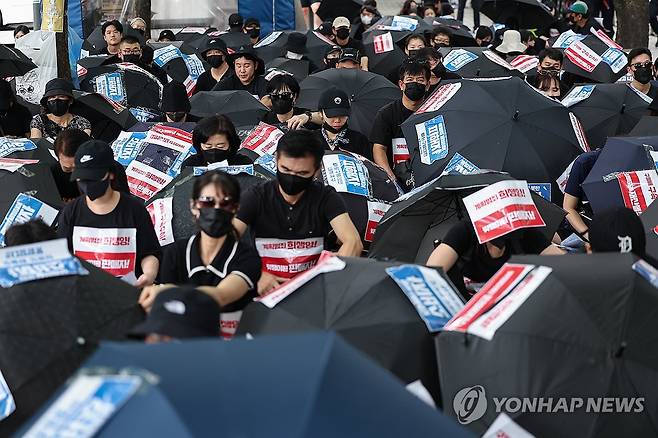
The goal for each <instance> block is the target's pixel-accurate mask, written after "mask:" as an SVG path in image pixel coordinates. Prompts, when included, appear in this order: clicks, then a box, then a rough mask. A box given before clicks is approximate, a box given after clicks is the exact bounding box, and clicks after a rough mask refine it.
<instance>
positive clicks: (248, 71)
mask: <svg viewBox="0 0 658 438" xmlns="http://www.w3.org/2000/svg"><path fill="white" fill-rule="evenodd" d="M229 62H230V63H231V64H232V67H233V74H231V75H225V76H224V77H223V78H222V80H221V81H219V82H218V83H217V85H215V87H214V88H213V91H230V90H245V91H247V92H248V93H249V94H251V95H252V96H254V97H255V98H256V99H259V100H260V99H262V98H263V97H264V96H265V95H266V94H267V90H266V88H267V81H266V80H265V78H264V77H263V76H262V75H263V72H264V71H265V64H264V63H263V60H262V59H260V58H259V57H258V56H256V54H255V52H254V51H253V49H252V48H251V47H250V46H243V47H240V48H238V49H237V50H236V51H235V52H234V53H232V54H231V55H229Z"/></svg>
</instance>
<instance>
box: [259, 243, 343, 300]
mask: <svg viewBox="0 0 658 438" xmlns="http://www.w3.org/2000/svg"><path fill="white" fill-rule="evenodd" d="M256 240H257V241H258V239H256ZM343 269H345V262H344V261H342V260H341V259H339V258H338V257H336V256H335V255H334V254H333V253H331V252H329V251H323V252H322V256H321V257H320V258H319V260H318V263H317V265H315V266H314V267H313V268H311V269H309V270H307V271H305V272H304V273H302V274H301V275H298V276H297V277H295V278H293V279H292V280H290V281H287V282H285V283H283V284H282V285H281V286H279V287H277V288H276V289H274V290H272V291H271V292H269V293H268V294H267V295H263V296H262V297H259V298H256V299H255V300H254V301H260V302H261V303H263V304H264V305H266V306H267V307H269V308H270V309H272V308H274V306H276V305H277V304H278V303H280V302H281V301H283V299H284V298H286V297H287V296H288V295H290V294H291V293H293V292H294V291H296V290H297V289H299V288H300V287H302V286H303V285H305V284H306V283H308V282H309V281H311V280H312V279H314V278H315V277H317V276H318V275H320V274H325V273H327V272H334V271H341V270H343Z"/></svg>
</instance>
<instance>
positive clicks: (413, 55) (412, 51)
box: [409, 49, 420, 58]
mask: <svg viewBox="0 0 658 438" xmlns="http://www.w3.org/2000/svg"><path fill="white" fill-rule="evenodd" d="M419 51H420V50H418V49H413V50H409V58H415V57H416V55H418V52H419Z"/></svg>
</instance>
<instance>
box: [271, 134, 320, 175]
mask: <svg viewBox="0 0 658 438" xmlns="http://www.w3.org/2000/svg"><path fill="white" fill-rule="evenodd" d="M276 153H277V156H278V155H280V154H283V155H287V156H289V157H292V158H304V157H309V156H310V157H313V159H314V161H315V167H318V168H319V167H320V164H321V163H322V157H323V156H324V147H323V146H322V143H320V140H319V139H318V136H317V135H315V133H314V132H313V131H309V130H308V129H298V130H296V131H288V132H286V133H285V134H284V135H283V137H281V139H280V140H279V144H278V145H277V147H276Z"/></svg>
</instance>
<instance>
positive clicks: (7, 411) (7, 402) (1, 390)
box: [0, 371, 16, 421]
mask: <svg viewBox="0 0 658 438" xmlns="http://www.w3.org/2000/svg"><path fill="white" fill-rule="evenodd" d="M15 410H16V402H14V396H13V395H11V391H10V390H9V386H8V385H7V382H6V381H5V377H4V376H3V375H2V371H0V421H2V420H4V419H5V418H7V417H8V416H10V415H11V413H12V412H14V411H15Z"/></svg>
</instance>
